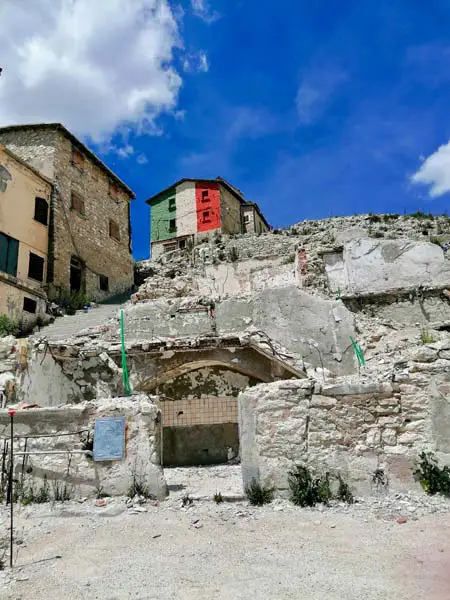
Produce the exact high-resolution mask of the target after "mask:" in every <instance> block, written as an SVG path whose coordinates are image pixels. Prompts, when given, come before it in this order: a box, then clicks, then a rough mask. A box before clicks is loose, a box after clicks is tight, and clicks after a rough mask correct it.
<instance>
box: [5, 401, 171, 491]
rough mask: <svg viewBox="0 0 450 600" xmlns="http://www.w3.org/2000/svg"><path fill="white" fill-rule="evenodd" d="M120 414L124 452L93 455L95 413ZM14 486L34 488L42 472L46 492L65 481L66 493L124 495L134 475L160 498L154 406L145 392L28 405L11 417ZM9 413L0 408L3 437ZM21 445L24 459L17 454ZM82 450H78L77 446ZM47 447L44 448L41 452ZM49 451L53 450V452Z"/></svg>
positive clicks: (157, 420) (39, 483)
mask: <svg viewBox="0 0 450 600" xmlns="http://www.w3.org/2000/svg"><path fill="white" fill-rule="evenodd" d="M117 416H125V417H126V426H127V432H126V448H125V457H124V459H123V460H121V461H96V462H94V461H93V459H92V456H91V454H90V453H89V452H90V451H92V447H93V439H94V424H95V419H97V418H100V417H117ZM14 423H15V436H16V441H15V452H16V460H15V467H14V475H15V481H16V486H18V485H19V486H21V487H22V488H23V490H24V492H25V494H29V493H30V489H33V492H34V493H35V494H36V493H39V489H40V488H41V487H42V486H43V480H44V476H45V478H46V480H47V482H48V486H49V488H50V489H49V493H50V496H51V498H53V497H54V495H55V491H56V489H57V487H59V489H61V488H62V487H63V485H64V484H65V485H66V487H67V490H68V493H69V496H70V497H71V498H73V497H80V496H85V495H95V494H96V493H98V492H99V490H101V491H102V493H104V494H108V495H125V494H127V492H128V489H129V488H130V486H131V483H132V480H133V478H134V477H135V478H136V480H137V481H139V482H142V483H143V484H144V485H145V486H147V487H148V490H149V493H151V494H152V495H153V496H154V497H155V498H158V499H164V497H165V495H166V484H165V481H164V476H163V472H162V468H161V464H160V462H161V461H160V441H159V439H160V425H159V423H160V411H159V409H158V408H157V406H156V404H155V399H154V398H153V397H151V396H147V395H145V394H136V395H134V396H130V397H126V398H107V399H98V400H97V401H96V402H91V403H86V402H85V403H83V404H79V405H77V406H70V405H66V406H60V407H54V408H29V409H27V410H19V411H17V412H16V415H15V417H14ZM9 426H10V418H9V415H8V412H7V411H6V410H0V442H1V444H2V445H4V444H5V442H7V441H8V438H9ZM25 445H26V449H27V451H28V452H29V453H30V454H29V455H28V456H27V458H26V460H25V459H24V458H23V457H22V456H20V455H19V452H21V451H22V452H23V451H24V448H25ZM83 450H84V451H87V452H88V453H87V454H86V453H83V452H80V451H83ZM47 451H48V452H49V453H48V454H46V452H47ZM55 451H59V453H56V454H55Z"/></svg>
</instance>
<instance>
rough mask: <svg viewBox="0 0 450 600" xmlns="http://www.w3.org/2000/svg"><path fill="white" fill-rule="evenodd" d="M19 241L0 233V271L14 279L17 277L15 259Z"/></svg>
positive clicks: (17, 253)
mask: <svg viewBox="0 0 450 600" xmlns="http://www.w3.org/2000/svg"><path fill="white" fill-rule="evenodd" d="M18 255H19V240H15V239H14V238H12V237H9V235H5V234H4V233H0V271H3V272H4V273H8V274H9V275H12V276H13V277H15V276H16V275H17V257H18Z"/></svg>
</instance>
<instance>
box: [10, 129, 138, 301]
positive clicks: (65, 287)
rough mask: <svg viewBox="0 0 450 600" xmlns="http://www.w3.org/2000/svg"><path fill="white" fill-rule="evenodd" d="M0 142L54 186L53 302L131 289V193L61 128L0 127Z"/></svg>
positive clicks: (50, 261) (50, 281)
mask: <svg viewBox="0 0 450 600" xmlns="http://www.w3.org/2000/svg"><path fill="white" fill-rule="evenodd" d="M0 143H2V144H4V146H6V147H7V148H8V149H9V150H11V151H12V152H14V153H15V154H17V155H18V156H20V158H21V159H22V160H25V161H26V162H27V163H29V164H30V165H31V166H32V167H34V169H36V170H37V171H39V173H41V174H42V175H43V176H45V177H47V178H48V179H49V180H50V181H51V182H52V183H53V190H54V191H53V194H52V199H51V205H50V217H49V249H48V268H47V284H48V295H49V297H50V298H56V297H58V295H59V294H61V293H63V292H72V293H73V292H78V291H80V292H85V293H87V294H88V296H90V298H92V299H94V300H102V299H104V298H107V297H108V296H112V295H114V294H117V293H120V292H123V291H125V290H128V289H129V288H130V287H131V285H132V282H133V258H132V254H131V224H130V200H131V199H133V198H134V197H135V195H134V193H133V192H132V191H131V189H130V188H129V187H128V186H127V185H125V183H123V181H121V180H120V179H119V177H118V176H117V175H115V174H114V173H113V172H112V171H111V170H110V169H109V168H108V167H107V166H106V165H105V164H104V163H103V162H102V161H101V160H100V159H99V158H98V157H97V156H96V155H95V154H94V153H93V152H91V150H89V149H88V148H87V147H86V146H85V145H84V144H82V143H81V142H80V141H79V140H78V139H77V138H76V137H75V136H74V135H73V134H72V133H70V131H68V130H67V129H66V128H65V127H64V126H63V125H61V124H59V123H41V124H36V125H14V126H9V127H3V128H0Z"/></svg>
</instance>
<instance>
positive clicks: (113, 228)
mask: <svg viewBox="0 0 450 600" xmlns="http://www.w3.org/2000/svg"><path fill="white" fill-rule="evenodd" d="M109 237H112V238H113V239H115V240H117V241H118V242H120V229H119V226H118V224H117V223H116V222H115V221H113V220H112V219H110V220H109Z"/></svg>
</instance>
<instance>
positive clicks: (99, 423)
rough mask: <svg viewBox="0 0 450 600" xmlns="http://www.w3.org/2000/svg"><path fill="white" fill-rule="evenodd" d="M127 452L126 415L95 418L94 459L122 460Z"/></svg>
mask: <svg viewBox="0 0 450 600" xmlns="http://www.w3.org/2000/svg"><path fill="white" fill-rule="evenodd" d="M124 454H125V417H102V418H101V419H95V427H94V460H97V461H100V460H122V458H123V457H124Z"/></svg>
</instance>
